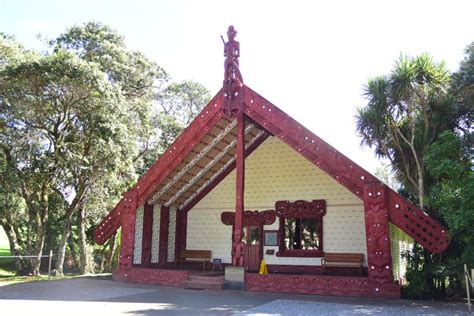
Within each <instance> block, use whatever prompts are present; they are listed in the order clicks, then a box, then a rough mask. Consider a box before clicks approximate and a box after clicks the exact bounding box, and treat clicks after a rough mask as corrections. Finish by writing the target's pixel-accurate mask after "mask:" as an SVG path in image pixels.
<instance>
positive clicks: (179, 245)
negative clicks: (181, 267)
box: [174, 209, 188, 262]
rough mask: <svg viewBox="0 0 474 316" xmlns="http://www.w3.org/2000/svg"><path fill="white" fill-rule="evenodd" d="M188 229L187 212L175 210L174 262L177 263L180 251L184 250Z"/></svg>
mask: <svg viewBox="0 0 474 316" xmlns="http://www.w3.org/2000/svg"><path fill="white" fill-rule="evenodd" d="M187 229H188V212H183V211H182V210H180V209H177V210H176V228H175V244H174V249H175V250H174V261H175V262H178V259H179V255H180V253H181V251H182V250H185V249H186V235H187Z"/></svg>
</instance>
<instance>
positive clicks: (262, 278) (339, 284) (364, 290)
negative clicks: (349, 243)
mask: <svg viewBox="0 0 474 316" xmlns="http://www.w3.org/2000/svg"><path fill="white" fill-rule="evenodd" d="M368 283H369V282H368V279H367V278H366V277H345V276H318V275H292V274H268V275H260V274H256V273H246V274H245V288H246V290H247V291H256V292H277V293H300V294H316V295H337V296H368Z"/></svg>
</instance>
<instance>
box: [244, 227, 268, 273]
mask: <svg viewBox="0 0 474 316" xmlns="http://www.w3.org/2000/svg"><path fill="white" fill-rule="evenodd" d="M243 233H244V236H243V238H242V241H243V242H244V243H245V252H244V258H245V261H244V262H245V270H247V271H249V272H258V271H259V269H260V262H261V261H262V252H263V247H262V246H263V244H262V237H263V236H262V226H244V229H243Z"/></svg>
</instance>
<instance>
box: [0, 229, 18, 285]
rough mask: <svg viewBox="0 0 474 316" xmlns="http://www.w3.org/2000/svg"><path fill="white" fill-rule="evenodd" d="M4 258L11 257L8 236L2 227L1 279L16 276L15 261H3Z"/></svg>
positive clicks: (0, 242)
mask: <svg viewBox="0 0 474 316" xmlns="http://www.w3.org/2000/svg"><path fill="white" fill-rule="evenodd" d="M2 256H10V246H9V245H8V239H7V235H6V234H5V232H4V231H3V228H2V227H1V226H0V279H2V278H4V277H12V276H14V275H15V265H14V263H13V259H2V258H1V257H2Z"/></svg>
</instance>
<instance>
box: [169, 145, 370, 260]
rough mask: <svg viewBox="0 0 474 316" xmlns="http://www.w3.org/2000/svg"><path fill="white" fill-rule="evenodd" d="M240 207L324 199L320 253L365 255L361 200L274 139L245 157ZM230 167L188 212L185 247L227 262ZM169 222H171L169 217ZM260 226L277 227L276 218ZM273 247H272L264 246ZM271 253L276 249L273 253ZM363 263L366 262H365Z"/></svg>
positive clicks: (231, 185)
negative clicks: (224, 221)
mask: <svg viewBox="0 0 474 316" xmlns="http://www.w3.org/2000/svg"><path fill="white" fill-rule="evenodd" d="M245 164H246V166H245V170H246V171H245V172H246V174H245V209H246V210H259V211H264V210H267V209H274V208H275V202H276V201H279V200H290V201H295V200H317V199H324V200H326V204H327V214H326V216H325V217H324V218H323V237H324V244H323V245H324V251H327V252H358V253H363V254H364V256H365V259H367V258H366V257H367V248H366V239H365V226H364V207H363V201H362V200H360V199H359V198H358V197H356V196H355V195H353V194H352V193H351V192H350V191H349V190H347V189H346V188H344V187H343V186H342V185H340V184H339V183H337V182H336V181H335V180H333V179H332V178H331V177H330V176H328V175H326V174H325V173H324V172H323V171H321V170H320V169H319V168H317V167H316V166H314V165H313V164H312V163H310V162H309V161H308V160H306V159H305V158H304V157H302V156H301V155H299V154H298V153H296V152H295V151H294V150H293V149H291V148H290V147H288V146H287V145H286V144H284V143H282V142H281V141H280V140H278V139H276V138H274V137H270V138H269V139H267V140H266V141H265V142H264V143H263V144H262V145H261V146H260V147H259V148H258V149H257V150H256V151H255V152H254V153H253V154H252V155H251V156H250V157H248V158H247V159H246V161H245ZM235 182H236V181H235V171H233V172H232V173H231V174H229V175H228V176H227V177H226V178H225V179H224V180H223V181H222V182H221V183H220V184H219V185H218V186H217V187H216V188H214V190H212V191H211V192H210V193H209V194H208V195H207V196H206V197H205V198H204V199H203V200H201V201H200V202H199V203H198V204H197V205H196V206H195V207H194V208H193V209H192V210H191V211H190V213H189V215H188V233H187V248H188V249H203V250H211V251H212V254H213V257H215V258H222V259H223V262H225V263H230V262H231V238H232V232H231V230H232V227H231V226H226V225H224V224H222V223H221V221H220V214H221V213H222V212H224V211H234V207H235ZM170 223H171V220H170ZM264 229H265V230H277V229H278V219H277V220H276V222H275V223H274V224H273V225H270V226H265V227H264ZM267 248H275V249H277V247H265V248H264V252H265V249H267ZM275 252H276V251H275ZM265 261H266V262H267V263H268V264H301V265H319V264H320V259H319V258H286V257H285V258H283V257H276V256H275V255H273V256H268V255H265ZM365 261H366V260H365Z"/></svg>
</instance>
